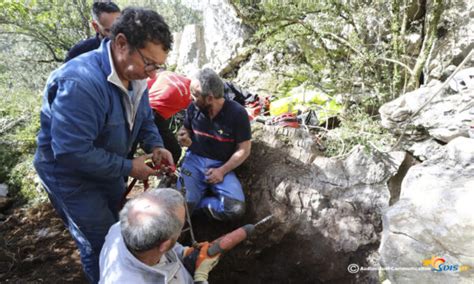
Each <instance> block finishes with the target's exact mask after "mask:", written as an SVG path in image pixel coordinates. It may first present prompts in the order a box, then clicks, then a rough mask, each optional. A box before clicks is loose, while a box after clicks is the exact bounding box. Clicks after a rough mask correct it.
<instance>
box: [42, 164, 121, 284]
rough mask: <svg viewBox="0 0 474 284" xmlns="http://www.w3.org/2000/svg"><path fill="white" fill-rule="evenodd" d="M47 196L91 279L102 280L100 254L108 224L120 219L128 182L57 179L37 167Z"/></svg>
mask: <svg viewBox="0 0 474 284" xmlns="http://www.w3.org/2000/svg"><path fill="white" fill-rule="evenodd" d="M37 171H38V174H39V176H40V178H41V181H42V184H43V186H44V188H45V190H46V192H47V193H48V197H49V199H50V201H51V203H52V205H53V207H54V208H55V210H56V211H57V213H58V214H59V215H60V216H61V218H62V220H63V221H64V224H65V225H66V227H67V228H68V229H69V232H70V233H71V235H72V237H73V239H74V241H75V242H76V245H77V247H78V248H79V251H80V253H81V262H82V266H83V269H84V273H85V274H86V277H87V279H88V280H89V282H90V283H98V282H99V277H100V274H99V255H100V250H101V249H102V245H103V244H104V241H105V236H106V235H107V232H108V230H109V228H110V227H111V226H112V225H113V224H114V223H116V222H117V221H118V205H119V203H120V201H121V198H122V195H123V193H124V192H125V184H124V181H123V179H120V181H119V184H121V185H123V186H121V187H120V188H116V190H110V184H107V185H104V186H100V185H98V184H95V186H94V183H91V182H87V183H86V182H84V183H82V184H78V183H77V182H76V183H74V182H69V181H67V179H63V180H61V179H58V178H57V177H54V176H51V175H49V174H47V173H46V172H43V171H41V170H38V169H37Z"/></svg>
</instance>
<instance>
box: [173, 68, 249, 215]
mask: <svg viewBox="0 0 474 284" xmlns="http://www.w3.org/2000/svg"><path fill="white" fill-rule="evenodd" d="M190 89H191V96H192V99H193V104H191V105H190V106H189V107H188V109H187V111H186V118H185V120H184V126H183V128H182V129H181V130H180V131H179V133H178V142H179V143H180V144H181V146H185V147H188V151H187V153H186V156H185V159H184V162H183V165H182V172H183V173H184V174H183V175H182V177H183V180H184V186H185V188H186V199H187V202H188V206H189V208H190V212H192V211H193V209H198V210H203V211H204V212H205V213H206V214H208V215H210V216H211V217H212V218H214V219H217V220H221V221H228V220H233V219H236V218H239V217H241V216H242V215H243V214H244V212H245V198H244V194H243V191H242V186H241V184H240V182H239V180H238V179H237V177H236V175H235V173H234V172H233V170H234V169H235V168H236V167H238V166H239V165H240V164H242V163H243V162H244V161H245V160H246V159H247V157H248V156H249V155H250V147H251V142H250V139H251V131H250V122H249V119H248V115H247V111H246V110H245V108H244V107H242V106H241V105H240V104H238V103H237V102H235V101H232V100H227V99H225V98H224V83H223V82H222V80H221V78H219V76H218V75H217V74H216V73H215V72H214V71H213V70H212V69H209V68H205V69H202V70H200V71H199V72H197V74H196V75H195V76H194V77H193V78H192V80H191V85H190ZM178 186H179V187H182V186H183V185H182V184H181V183H179V184H178Z"/></svg>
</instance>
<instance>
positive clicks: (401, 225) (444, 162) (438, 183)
mask: <svg viewBox="0 0 474 284" xmlns="http://www.w3.org/2000/svg"><path fill="white" fill-rule="evenodd" d="M473 189H474V139H468V138H464V137H459V138H456V139H454V140H452V141H451V142H449V144H448V145H447V146H445V147H443V149H441V150H440V151H438V152H437V153H436V155H433V156H431V157H430V158H429V159H428V160H426V161H425V162H423V163H422V164H419V165H416V166H413V167H412V168H411V169H410V170H409V171H408V174H407V175H406V177H405V179H404V180H403V183H402V189H401V195H400V200H399V201H398V202H397V203H395V204H394V205H393V206H391V207H390V208H388V209H385V210H384V214H383V233H382V241H381V245H380V249H379V252H380V258H381V264H382V266H383V267H412V268H421V267H423V266H422V263H423V261H424V260H430V259H432V258H433V257H438V258H442V259H443V261H440V262H438V263H436V262H432V261H431V262H430V261H427V262H425V265H426V266H425V267H426V268H427V269H428V270H427V271H392V270H387V271H386V277H387V278H388V279H389V280H390V281H391V282H393V283H472V277H474V270H472V269H469V268H468V267H469V266H471V267H472V264H473V263H474V254H473V253H474V242H473V239H474V214H473V212H472V204H471V203H472V200H474V191H473ZM433 269H436V270H439V271H435V272H434V271H432V270H433ZM461 270H465V271H461Z"/></svg>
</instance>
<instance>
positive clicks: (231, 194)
mask: <svg viewBox="0 0 474 284" xmlns="http://www.w3.org/2000/svg"><path fill="white" fill-rule="evenodd" d="M222 164H224V162H222V161H217V160H213V159H209V158H205V157H202V156H199V155H196V154H194V153H192V152H191V151H187V152H186V156H185V158H184V161H183V165H182V166H181V176H182V178H183V181H184V186H185V190H186V201H187V202H188V206H189V208H190V211H191V213H192V211H193V210H201V209H202V210H204V212H205V213H207V214H208V215H210V216H211V217H213V218H214V219H217V220H221V221H227V220H232V219H236V218H239V217H241V216H242V215H243V214H244V213H245V197H244V193H243V191H242V186H241V184H240V182H239V180H238V178H237V176H236V175H235V173H234V172H229V173H227V174H226V175H225V176H224V180H223V181H222V182H220V183H218V184H209V183H208V182H207V181H206V171H207V170H208V169H209V168H218V167H220V166H222ZM182 187H183V184H182V183H181V180H178V189H182Z"/></svg>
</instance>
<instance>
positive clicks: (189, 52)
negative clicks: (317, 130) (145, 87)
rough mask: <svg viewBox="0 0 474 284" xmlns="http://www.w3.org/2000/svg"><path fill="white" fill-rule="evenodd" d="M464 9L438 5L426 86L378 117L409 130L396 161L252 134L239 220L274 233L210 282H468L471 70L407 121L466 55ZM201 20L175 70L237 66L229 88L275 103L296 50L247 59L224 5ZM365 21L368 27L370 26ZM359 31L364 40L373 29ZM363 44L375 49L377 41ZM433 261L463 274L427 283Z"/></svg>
mask: <svg viewBox="0 0 474 284" xmlns="http://www.w3.org/2000/svg"><path fill="white" fill-rule="evenodd" d="M422 2H423V3H425V2H424V1H422ZM422 2H419V1H409V3H411V4H410V7H409V9H412V10H413V11H411V12H410V18H411V21H419V20H420V19H422V16H423V13H424V11H423V9H422V7H421V6H419V5H418V4H419V3H422ZM428 2H429V1H428ZM471 2H472V1H465V0H456V1H451V2H450V5H448V6H446V12H445V13H444V14H443V17H442V20H441V22H442V24H441V25H440V26H439V30H438V33H439V35H438V40H437V41H436V42H435V47H434V49H433V50H432V51H431V55H430V58H429V64H428V65H427V66H426V68H425V69H426V70H425V71H426V72H425V73H426V74H429V78H428V80H425V82H427V84H426V85H424V86H423V87H422V88H420V89H418V90H415V91H414V92H411V93H407V94H405V95H403V96H401V97H399V98H397V99H395V100H394V101H392V102H389V103H387V104H386V105H384V106H383V107H382V108H381V109H380V114H381V118H382V125H383V126H384V127H386V128H388V129H391V130H393V132H394V134H395V135H396V136H398V135H400V134H401V132H402V129H404V127H405V126H407V128H406V133H404V135H406V137H408V139H405V140H404V141H405V142H404V143H402V149H403V150H404V151H402V152H391V153H386V154H383V153H377V152H375V153H371V154H368V153H366V152H365V151H364V149H363V148H361V147H356V148H354V150H353V151H351V153H350V154H349V155H348V156H346V157H344V158H338V159H335V158H325V157H322V155H321V153H320V152H319V148H318V145H317V144H316V143H315V142H314V141H313V138H312V136H311V135H309V134H308V133H307V132H305V131H304V130H294V129H283V128H278V127H270V126H254V127H253V131H254V139H253V144H252V145H253V146H252V156H251V157H250V158H249V160H248V161H246V162H245V164H244V165H242V166H241V167H240V169H239V170H238V174H239V176H240V178H241V180H242V183H243V185H244V188H245V194H246V199H247V214H246V217H245V220H244V221H245V222H248V223H251V222H255V221H257V220H259V219H261V218H263V217H265V216H266V215H268V214H273V215H274V218H273V222H272V223H271V224H269V225H267V226H266V227H265V228H263V229H262V231H261V232H259V233H258V234H257V235H256V237H254V238H252V239H250V240H249V241H248V242H246V243H245V244H243V245H242V246H239V247H238V248H237V249H235V250H233V251H231V252H230V253H229V257H225V258H223V259H222V260H221V263H220V264H219V267H218V269H216V270H215V271H214V272H213V273H211V279H210V280H211V281H214V282H218V283H221V282H225V281H227V280H228V279H233V280H235V282H239V283H264V282H268V283H283V282H284V283H287V282H294V283H322V282H326V283H342V282H346V283H347V282H350V281H353V282H361V283H379V281H380V280H384V279H386V280H387V281H388V282H392V283H428V282H433V283H453V282H456V283H457V282H460V283H468V281H469V280H470V279H472V277H473V274H472V271H473V269H471V270H468V269H467V266H471V267H473V266H474V247H473V242H472V239H473V237H474V236H473V232H474V228H473V227H472V224H474V220H473V214H472V210H470V207H472V206H470V201H471V200H473V198H474V197H473V196H472V192H473V191H472V190H471V189H472V188H474V168H473V164H474V156H473V155H474V154H473V153H474V150H473V149H474V148H473V147H474V146H473V141H474V140H473V139H469V138H467V137H468V136H469V128H470V126H471V125H472V123H473V121H474V104H473V103H472V102H473V101H474V86H473V85H474V83H473V82H474V74H473V75H470V74H472V73H473V72H472V71H471V69H469V67H471V66H472V65H473V61H472V60H473V59H471V61H469V62H468V63H467V64H466V66H465V68H464V70H463V71H461V72H460V73H459V74H464V75H463V76H464V77H463V76H461V77H463V78H467V79H466V80H469V78H470V79H471V80H472V81H469V82H467V81H466V82H467V84H465V85H463V86H460V85H459V84H457V83H456V84H453V83H449V85H450V86H449V87H446V88H444V89H443V90H442V91H440V93H439V94H437V95H436V96H435V97H434V99H433V100H432V101H431V102H430V103H429V104H428V105H427V106H426V107H425V108H423V110H422V111H421V112H420V113H419V114H417V115H416V116H413V118H411V116H412V115H413V114H414V113H415V112H416V111H417V110H418V109H419V108H420V107H421V106H422V105H423V104H425V103H427V101H428V100H429V99H430V98H431V97H432V96H433V95H435V94H436V93H437V92H438V91H439V89H440V87H441V86H443V82H442V81H443V80H445V79H446V78H447V77H448V76H449V75H451V74H452V72H453V71H454V69H455V67H456V66H455V65H458V64H459V63H460V62H461V61H462V60H463V59H464V57H465V56H466V55H467V54H468V53H469V52H470V50H472V47H473V44H474V41H473V38H474V36H473V27H474V24H473V22H472V21H473V19H474V17H473V15H472V13H473V9H472V7H473V3H471ZM204 19H205V22H204V24H203V27H202V29H201V28H196V27H191V28H187V30H185V32H186V31H190V34H189V35H186V36H181V37H180V42H181V43H180V44H179V46H180V47H179V48H176V47H175V52H177V53H175V54H174V57H175V58H176V59H174V60H176V61H175V63H177V68H178V69H177V70H178V71H182V72H185V73H187V72H190V71H189V70H191V69H193V68H196V67H201V66H203V65H205V64H209V66H211V67H212V68H214V69H216V70H217V71H219V72H221V73H227V72H229V70H230V69H232V68H233V67H234V66H236V65H238V64H239V63H240V65H239V68H238V69H234V70H233V71H232V72H233V74H235V80H234V82H236V83H237V84H239V85H240V86H242V87H244V88H245V89H247V90H249V91H251V92H254V93H258V94H274V93H275V92H276V90H277V87H278V85H279V83H281V81H282V80H283V79H284V78H285V77H284V76H283V75H282V74H283V73H285V74H297V71H298V70H299V68H301V66H297V65H295V64H293V60H292V58H293V57H292V56H295V55H296V54H298V53H299V52H300V50H298V49H299V48H300V47H299V46H298V45H292V44H291V43H290V44H289V45H288V46H287V49H288V50H287V51H286V52H285V53H283V52H281V51H279V50H265V49H263V48H262V49H260V48H259V49H253V52H252V54H249V50H250V49H249V48H248V47H247V46H246V45H245V44H246V40H247V39H248V37H249V35H250V34H251V31H250V30H249V29H248V28H247V27H245V26H244V25H242V23H241V21H240V20H239V19H238V18H237V15H236V14H235V12H234V11H233V8H232V7H231V6H230V5H229V4H228V2H227V1H223V2H221V3H220V4H217V2H214V1H210V4H209V6H208V10H207V11H206V13H205V15H204ZM371 19H373V17H367V21H368V22H369V21H370V20H371ZM361 28H362V27H361ZM364 28H367V29H370V24H368V25H367V27H364ZM372 32H373V31H372ZM387 33H388V29H387ZM198 34H199V35H198ZM183 35H184V33H183ZM368 36H373V37H374V40H378V39H377V38H376V37H377V36H380V35H376V34H373V33H372V34H370V33H368ZM381 36H386V35H381ZM407 36H410V37H413V40H412V41H411V45H410V46H408V48H409V49H411V50H412V51H410V52H409V53H410V54H411V55H417V54H418V52H419V47H420V39H421V38H422V37H421V33H416V31H414V30H413V31H410V34H409V35H407ZM188 40H189V41H190V42H188V43H183V41H188ZM177 42H178V41H177ZM181 46H182V47H181ZM462 72H464V73H462ZM459 74H458V75H459ZM456 78H460V77H459V76H458V77H455V80H454V81H456ZM303 79H304V78H303ZM425 79H426V78H425ZM439 80H441V81H439ZM459 82H460V81H459ZM405 151H406V152H408V153H406V152H405ZM404 159H405V160H404ZM402 161H404V163H403V166H402V167H400V165H401V164H402ZM413 165H415V166H413ZM400 168H402V170H400ZM389 186H390V187H389ZM382 220H383V222H382ZM233 225H234V224H232V226H233ZM220 226H221V225H220ZM233 228H235V226H234V227H233ZM230 229H232V228H228V230H230ZM214 237H215V235H214ZM433 256H435V257H439V258H443V260H444V261H445V262H444V263H445V265H458V264H459V267H461V266H462V265H467V266H463V267H464V268H463V269H465V270H466V271H462V272H460V271H451V272H449V273H448V272H440V273H438V272H433V271H431V268H436V267H438V268H439V266H436V265H438V264H439V263H433V262H430V260H431V259H432V257H433ZM423 260H427V261H426V262H425V264H426V266H423V265H422V264H423ZM349 264H357V265H359V267H362V266H366V267H367V266H369V267H371V268H374V269H377V268H383V269H386V270H383V271H385V272H384V275H383V278H382V279H380V280H379V275H378V272H377V271H372V272H363V273H362V272H359V273H356V274H350V273H349V272H348V265H349ZM432 264H433V265H435V266H436V267H433V265H432ZM389 267H394V268H397V267H401V268H403V267H415V268H422V269H424V268H426V269H428V271H416V272H410V271H407V270H398V271H395V270H387V269H388V268H389ZM442 268H444V266H443V267H442Z"/></svg>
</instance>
